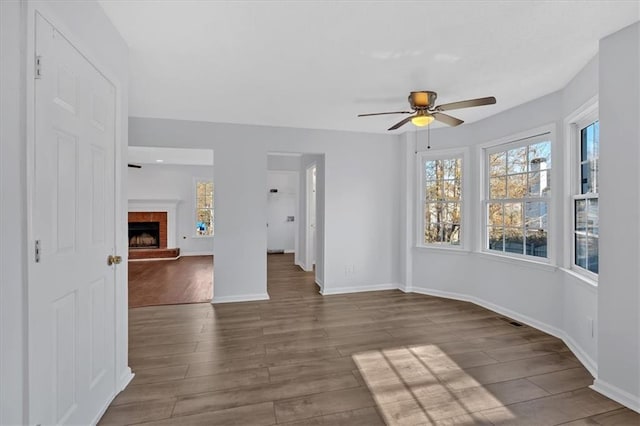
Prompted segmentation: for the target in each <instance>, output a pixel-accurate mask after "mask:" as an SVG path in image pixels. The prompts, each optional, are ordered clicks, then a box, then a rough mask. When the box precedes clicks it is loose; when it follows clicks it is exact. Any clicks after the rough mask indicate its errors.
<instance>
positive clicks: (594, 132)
mask: <svg viewBox="0 0 640 426" xmlns="http://www.w3.org/2000/svg"><path fill="white" fill-rule="evenodd" d="M599 145H600V123H599V122H597V121H596V122H595V123H592V124H590V125H588V126H587V127H585V128H584V129H582V130H581V131H580V159H581V166H580V183H581V190H582V194H587V193H589V192H593V193H597V192H598V158H599V155H600V146H599Z"/></svg>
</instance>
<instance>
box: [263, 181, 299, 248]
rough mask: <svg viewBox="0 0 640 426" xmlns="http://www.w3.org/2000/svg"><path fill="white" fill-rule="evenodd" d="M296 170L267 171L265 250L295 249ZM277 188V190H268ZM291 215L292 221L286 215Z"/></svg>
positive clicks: (296, 216)
mask: <svg viewBox="0 0 640 426" xmlns="http://www.w3.org/2000/svg"><path fill="white" fill-rule="evenodd" d="M298 184H299V179H298V171H297V170H296V171H295V172H294V171H280V172H278V171H271V170H269V172H268V173H267V187H266V191H267V223H268V229H267V250H284V251H286V252H288V253H293V252H294V250H295V237H296V226H297V222H298V220H299V217H298V216H299V215H298V204H297V203H298ZM271 189H277V190H278V192H270V190H271ZM288 216H292V217H293V218H294V221H293V222H288V221H287V217H288Z"/></svg>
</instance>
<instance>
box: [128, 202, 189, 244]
mask: <svg viewBox="0 0 640 426" xmlns="http://www.w3.org/2000/svg"><path fill="white" fill-rule="evenodd" d="M180 201H181V200H159V199H155V200H154V199H148V200H147V199H137V200H136V199H132V200H129V212H167V247H177V244H176V241H177V232H178V229H177V226H176V215H177V210H178V204H179V203H180Z"/></svg>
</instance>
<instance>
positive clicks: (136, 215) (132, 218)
mask: <svg viewBox="0 0 640 426" xmlns="http://www.w3.org/2000/svg"><path fill="white" fill-rule="evenodd" d="M129 222H159V223H160V243H159V246H158V248H161V249H164V248H167V212H129Z"/></svg>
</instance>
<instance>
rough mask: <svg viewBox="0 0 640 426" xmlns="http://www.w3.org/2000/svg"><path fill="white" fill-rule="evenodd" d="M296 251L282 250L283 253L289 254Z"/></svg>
mask: <svg viewBox="0 0 640 426" xmlns="http://www.w3.org/2000/svg"><path fill="white" fill-rule="evenodd" d="M295 252H296V251H295V250H294V249H287V250H285V251H284V253H285V254H291V253H295Z"/></svg>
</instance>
